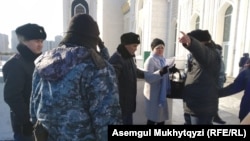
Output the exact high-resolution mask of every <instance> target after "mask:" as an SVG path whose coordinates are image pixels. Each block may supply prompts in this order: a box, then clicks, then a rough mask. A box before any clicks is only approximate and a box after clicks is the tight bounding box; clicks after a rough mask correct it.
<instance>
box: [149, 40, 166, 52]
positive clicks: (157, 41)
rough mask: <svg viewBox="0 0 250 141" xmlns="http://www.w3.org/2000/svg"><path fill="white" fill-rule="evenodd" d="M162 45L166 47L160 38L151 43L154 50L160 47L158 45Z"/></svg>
mask: <svg viewBox="0 0 250 141" xmlns="http://www.w3.org/2000/svg"><path fill="white" fill-rule="evenodd" d="M160 44H162V45H164V46H165V44H164V41H163V40H161V39H159V38H155V39H154V40H153V41H152V42H151V49H152V50H153V49H154V48H155V47H156V46H158V45H160Z"/></svg>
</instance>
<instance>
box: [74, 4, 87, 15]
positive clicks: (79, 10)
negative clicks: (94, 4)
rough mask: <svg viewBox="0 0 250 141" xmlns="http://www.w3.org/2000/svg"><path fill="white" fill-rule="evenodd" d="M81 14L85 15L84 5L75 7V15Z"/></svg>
mask: <svg viewBox="0 0 250 141" xmlns="http://www.w3.org/2000/svg"><path fill="white" fill-rule="evenodd" d="M81 13H83V14H85V13H86V9H85V8H84V7H83V5H81V4H79V5H77V6H76V7H75V10H74V15H77V14H81Z"/></svg>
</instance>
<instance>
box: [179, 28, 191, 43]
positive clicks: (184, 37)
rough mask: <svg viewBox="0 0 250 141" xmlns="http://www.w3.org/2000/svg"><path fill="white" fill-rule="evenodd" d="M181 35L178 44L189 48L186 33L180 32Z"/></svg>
mask: <svg viewBox="0 0 250 141" xmlns="http://www.w3.org/2000/svg"><path fill="white" fill-rule="evenodd" d="M181 34H182V37H180V38H179V42H180V43H182V44H184V45H186V46H189V45H190V43H191V39H190V37H189V36H188V35H187V34H186V33H184V32H183V31H181Z"/></svg>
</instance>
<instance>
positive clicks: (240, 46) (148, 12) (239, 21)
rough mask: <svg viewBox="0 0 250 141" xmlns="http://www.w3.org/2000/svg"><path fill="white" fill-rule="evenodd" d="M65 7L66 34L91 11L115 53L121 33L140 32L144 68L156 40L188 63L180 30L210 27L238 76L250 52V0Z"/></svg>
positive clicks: (113, 0)
mask: <svg viewBox="0 0 250 141" xmlns="http://www.w3.org/2000/svg"><path fill="white" fill-rule="evenodd" d="M63 7H64V10H63V14H64V16H63V17H64V22H63V23H64V26H63V27H64V32H65V31H66V30H67V26H68V23H69V20H70V18H71V17H72V16H73V15H74V14H77V13H87V14H90V15H91V16H92V17H93V18H94V19H95V20H96V21H97V22H98V25H99V28H100V32H101V35H100V36H101V38H102V39H103V41H104V42H105V45H106V46H107V47H108V48H109V51H110V54H112V53H113V52H115V51H116V47H117V46H118V44H119V43H120V36H121V34H123V33H125V32H135V33H137V34H139V35H140V37H141V44H140V46H139V47H138V49H137V52H136V56H137V65H138V66H139V67H143V62H144V60H145V58H146V57H147V55H148V53H149V52H150V43H151V41H152V40H153V39H154V38H161V39H163V40H164V41H165V43H166V49H165V56H166V57H175V58H176V63H177V66H178V67H180V68H183V67H185V61H186V59H187V58H186V56H187V54H188V52H187V50H186V49H184V48H183V47H182V45H181V44H179V43H178V38H179V37H180V36H181V35H180V31H184V32H190V31H191V30H194V29H204V30H205V29H207V30H209V32H210V33H211V35H212V38H213V40H214V41H215V42H216V43H218V44H221V45H222V47H223V59H224V61H225V65H226V73H227V76H232V77H235V76H237V74H238V72H239V66H238V62H239V59H240V57H241V56H242V54H243V53H244V52H250V35H249V34H247V33H248V32H249V31H250V27H249V26H247V25H249V24H250V1H247V0H209V1H206V0H119V1H117V0H64V1H63Z"/></svg>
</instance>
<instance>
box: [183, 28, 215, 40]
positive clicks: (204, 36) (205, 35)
mask: <svg viewBox="0 0 250 141" xmlns="http://www.w3.org/2000/svg"><path fill="white" fill-rule="evenodd" d="M187 35H189V36H192V37H194V38H195V39H197V40H199V41H200V42H206V41H210V40H212V38H211V35H210V34H209V32H208V30H200V29H196V30H193V31H191V32H189V33H188V34H187Z"/></svg>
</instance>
